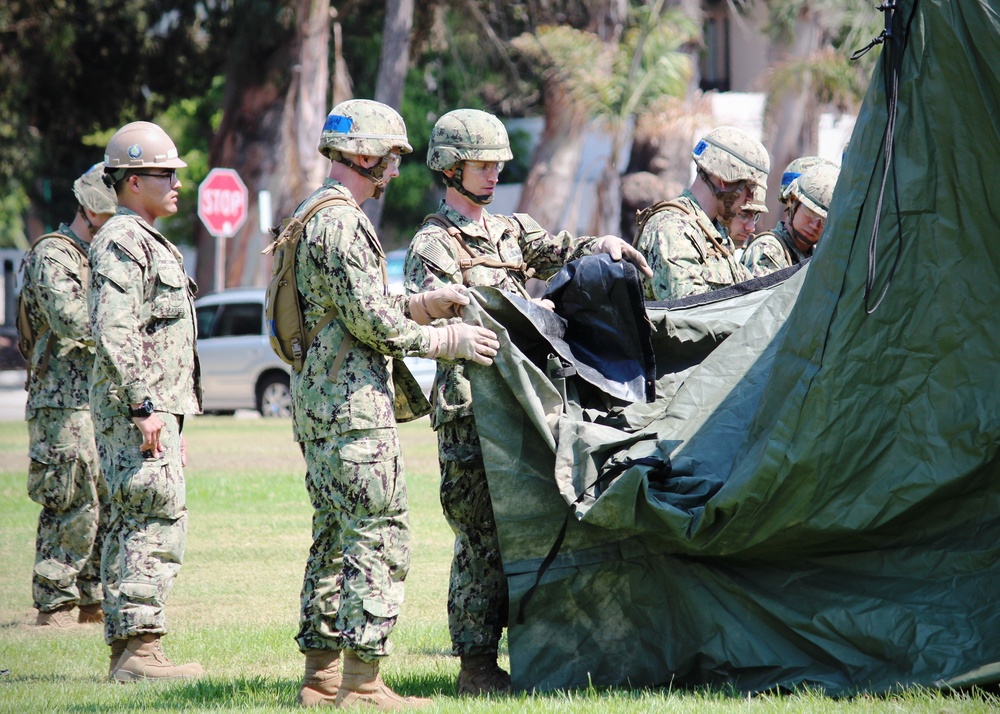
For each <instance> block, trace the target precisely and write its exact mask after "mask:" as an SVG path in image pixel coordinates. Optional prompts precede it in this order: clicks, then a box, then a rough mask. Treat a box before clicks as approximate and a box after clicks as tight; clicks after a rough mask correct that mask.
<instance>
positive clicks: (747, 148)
mask: <svg viewBox="0 0 1000 714" xmlns="http://www.w3.org/2000/svg"><path fill="white" fill-rule="evenodd" d="M691 155H692V157H693V158H694V162H695V164H697V165H698V167H699V168H701V169H702V170H704V171H705V172H706V173H708V174H710V175H712V176H716V177H718V178H720V179H722V180H723V181H726V182H728V183H732V182H736V181H749V182H751V183H754V184H757V185H758V186H766V185H767V174H768V171H770V168H771V159H770V158H769V157H768V155H767V149H765V148H764V145H763V144H761V143H760V142H759V141H757V140H756V139H754V138H753V137H752V136H750V135H749V134H747V133H746V132H744V131H743V130H741V129H737V128H736V127H732V126H720V127H717V128H715V129H713V130H712V131H710V132H708V134H706V135H705V136H704V137H703V138H702V139H701V141H699V142H698V143H697V144H695V147H694V149H693V150H692V152H691Z"/></svg>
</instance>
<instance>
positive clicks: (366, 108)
mask: <svg viewBox="0 0 1000 714" xmlns="http://www.w3.org/2000/svg"><path fill="white" fill-rule="evenodd" d="M392 151H398V152H399V153H401V154H408V153H410V152H411V151H413V147H412V146H410V142H409V140H408V139H407V138H406V124H405V123H404V122H403V117H401V116H400V115H399V113H398V112H397V111H396V110H395V109H393V108H392V107H389V106H387V105H385V104H383V103H382V102H375V101H372V100H371V99H348V100H347V101H346V102H341V103H340V104H338V105H337V106H335V107H334V108H333V110H332V111H331V112H330V115H329V116H328V117H327V118H326V122H325V123H324V124H323V131H322V132H321V133H320V135H319V153H321V154H323V156H325V157H327V158H328V159H338V158H340V152H346V153H348V154H362V155H365V156H385V155H386V154H388V153H390V152H392Z"/></svg>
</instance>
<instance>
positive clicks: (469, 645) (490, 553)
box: [437, 416, 509, 655]
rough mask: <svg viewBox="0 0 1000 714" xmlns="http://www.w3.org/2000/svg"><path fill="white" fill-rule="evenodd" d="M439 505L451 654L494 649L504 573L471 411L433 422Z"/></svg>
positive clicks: (503, 606)
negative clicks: (449, 533) (451, 551)
mask: <svg viewBox="0 0 1000 714" xmlns="http://www.w3.org/2000/svg"><path fill="white" fill-rule="evenodd" d="M437 437H438V459H439V461H440V463H441V507H442V508H443V510H444V517H445V519H446V520H447V521H448V525H450V526H451V529H452V530H453V531H454V532H455V555H454V556H453V558H452V561H451V579H450V582H449V583H448V630H449V632H450V634H451V647H452V654H454V655H480V654H495V653H496V652H497V648H498V646H499V643H500V635H501V634H502V632H503V628H504V627H505V626H506V624H507V613H508V608H509V600H508V595H507V579H506V577H505V576H504V572H503V561H502V560H501V558H500V541H499V537H498V535H497V526H496V521H494V519H493V502H492V501H491V500H490V491H489V485H488V484H487V481H486V467H485V466H484V464H483V455H482V451H481V450H480V446H479V434H478V432H477V431H476V423H475V419H474V418H473V417H471V416H470V417H462V418H460V419H456V420H454V421H450V422H446V423H444V424H441V425H440V426H439V427H438V432H437Z"/></svg>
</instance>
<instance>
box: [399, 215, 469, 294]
mask: <svg viewBox="0 0 1000 714" xmlns="http://www.w3.org/2000/svg"><path fill="white" fill-rule="evenodd" d="M454 250H455V249H454V245H453V243H452V241H451V239H450V238H449V237H448V233H447V231H445V230H444V229H443V228H439V227H437V226H427V227H424V228H422V229H421V230H419V231H418V232H417V234H416V235H415V236H414V237H413V240H412V241H411V242H410V247H409V248H408V249H407V251H406V260H405V261H404V263H403V286H404V288H405V289H406V294H407V295H413V294H415V293H423V292H427V291H428V290H436V289H438V288H443V287H447V286H449V285H461V283H462V272H461V270H460V269H459V266H458V261H457V260H456V258H455V252H454Z"/></svg>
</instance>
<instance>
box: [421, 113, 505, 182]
mask: <svg viewBox="0 0 1000 714" xmlns="http://www.w3.org/2000/svg"><path fill="white" fill-rule="evenodd" d="M512 158H514V154H513V153H512V152H511V150H510V140H509V139H508V137H507V128H506V127H505V126H504V125H503V122H502V121H500V120H499V119H497V118H496V117H495V116H493V115H492V114H489V113H487V112H484V111H480V110H478V109H455V110H454V111H450V112H448V113H447V114H444V115H442V116H441V118H440V119H438V120H437V121H436V122H435V123H434V128H433V129H432V130H431V139H430V144H429V146H428V148H427V166H428V167H430V168H431V170H433V171H442V170H444V169H450V168H452V167H453V166H454V165H455V164H457V163H458V162H459V161H510V160H511V159H512Z"/></svg>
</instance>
